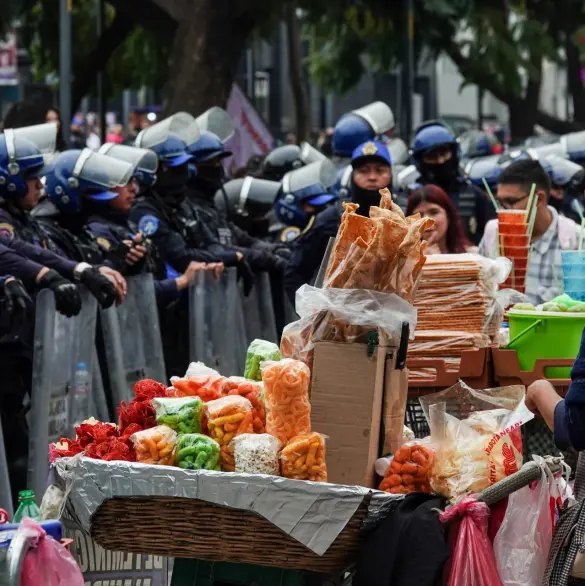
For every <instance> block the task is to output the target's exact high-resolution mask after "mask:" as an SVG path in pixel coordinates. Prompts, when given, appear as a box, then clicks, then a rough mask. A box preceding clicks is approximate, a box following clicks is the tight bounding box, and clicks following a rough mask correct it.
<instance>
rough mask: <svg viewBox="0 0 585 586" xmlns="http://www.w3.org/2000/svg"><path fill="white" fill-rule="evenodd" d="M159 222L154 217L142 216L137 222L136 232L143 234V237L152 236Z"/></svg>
mask: <svg viewBox="0 0 585 586" xmlns="http://www.w3.org/2000/svg"><path fill="white" fill-rule="evenodd" d="M159 223H160V220H159V219H158V218H157V217H156V216H152V215H150V214H147V215H146V216H142V218H140V221H139V222H138V230H139V231H140V232H142V234H144V236H154V235H155V234H156V231H157V230H158V225H159Z"/></svg>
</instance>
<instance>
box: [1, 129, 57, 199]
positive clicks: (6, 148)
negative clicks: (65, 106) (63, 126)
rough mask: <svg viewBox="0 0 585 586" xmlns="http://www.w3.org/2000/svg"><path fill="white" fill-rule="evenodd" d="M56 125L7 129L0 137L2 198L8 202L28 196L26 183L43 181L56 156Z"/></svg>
mask: <svg viewBox="0 0 585 586" xmlns="http://www.w3.org/2000/svg"><path fill="white" fill-rule="evenodd" d="M56 142H57V125H56V124H54V123H47V124H36V125H34V126H25V127H22V128H14V129H13V128H7V129H6V130H5V131H4V133H3V134H1V135H0V195H1V196H2V197H4V198H6V199H19V198H23V197H25V196H26V194H27V192H28V188H27V185H26V180H27V179H31V178H33V177H42V176H43V175H44V174H45V173H46V171H47V167H46V166H45V163H46V162H47V161H48V160H49V158H50V156H51V154H52V153H54V152H55V147H56Z"/></svg>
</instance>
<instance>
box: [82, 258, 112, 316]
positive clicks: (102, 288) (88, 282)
mask: <svg viewBox="0 0 585 586" xmlns="http://www.w3.org/2000/svg"><path fill="white" fill-rule="evenodd" d="M79 280H80V282H81V283H83V284H84V285H85V286H86V287H87V288H88V289H89V290H90V292H91V294H92V295H93V296H94V297H95V298H96V299H97V300H98V303H99V304H100V306H101V307H103V308H104V309H107V308H108V307H111V306H112V305H114V302H115V301H116V298H117V296H116V288H115V287H114V284H113V283H112V282H111V281H110V280H109V279H108V278H107V277H104V276H103V275H102V274H101V273H100V272H99V271H98V270H97V269H95V268H93V267H91V268H88V269H85V270H84V271H83V272H82V273H81V274H80V275H79Z"/></svg>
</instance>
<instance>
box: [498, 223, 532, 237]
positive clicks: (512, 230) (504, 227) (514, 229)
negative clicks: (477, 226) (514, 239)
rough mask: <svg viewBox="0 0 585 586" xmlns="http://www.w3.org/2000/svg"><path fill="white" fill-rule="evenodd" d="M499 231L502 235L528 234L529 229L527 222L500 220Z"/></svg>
mask: <svg viewBox="0 0 585 586" xmlns="http://www.w3.org/2000/svg"><path fill="white" fill-rule="evenodd" d="M498 231H499V233H500V236H502V235H507V234H518V235H522V234H526V232H527V231H528V225H527V224H505V223H504V222H498Z"/></svg>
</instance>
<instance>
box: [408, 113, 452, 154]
mask: <svg viewBox="0 0 585 586" xmlns="http://www.w3.org/2000/svg"><path fill="white" fill-rule="evenodd" d="M444 146H448V147H452V148H456V147H457V146H458V142H457V139H456V138H455V135H454V134H453V133H452V132H451V131H450V130H449V129H448V128H447V127H446V126H445V125H444V124H442V123H441V122H436V121H432V122H428V123H426V124H423V125H422V126H419V127H418V129H417V130H416V133H415V135H414V140H413V142H412V146H411V148H410V154H411V155H412V157H413V159H414V160H415V162H416V161H418V160H420V159H421V158H422V156H423V155H425V154H427V153H430V152H431V151H434V150H435V149H438V148H440V147H444Z"/></svg>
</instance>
